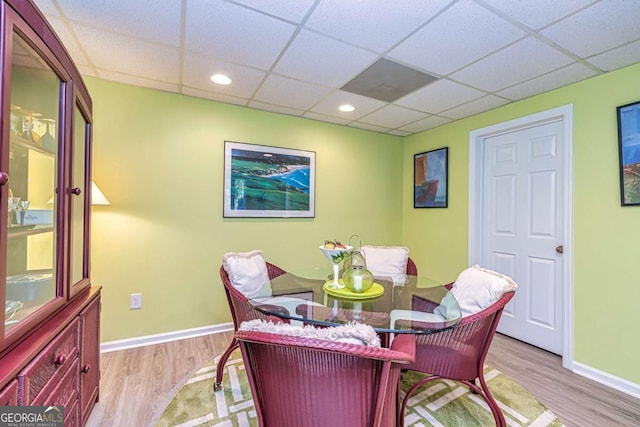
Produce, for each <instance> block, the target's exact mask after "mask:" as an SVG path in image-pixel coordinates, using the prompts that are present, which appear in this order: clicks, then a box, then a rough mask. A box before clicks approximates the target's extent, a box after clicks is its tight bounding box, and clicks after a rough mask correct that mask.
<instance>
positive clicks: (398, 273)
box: [361, 245, 409, 284]
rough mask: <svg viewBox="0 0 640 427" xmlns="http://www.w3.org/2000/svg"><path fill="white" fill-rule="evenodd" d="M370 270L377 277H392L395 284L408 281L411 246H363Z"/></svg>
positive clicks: (363, 252)
mask: <svg viewBox="0 0 640 427" xmlns="http://www.w3.org/2000/svg"><path fill="white" fill-rule="evenodd" d="M361 251H362V254H363V255H364V259H365V262H366V263H367V270H369V271H370V272H371V273H373V275H374V276H375V277H390V278H391V279H392V280H393V283H394V284H404V283H406V282H407V262H408V260H409V248H407V247H404V246H366V245H365V246H363V247H362V248H361Z"/></svg>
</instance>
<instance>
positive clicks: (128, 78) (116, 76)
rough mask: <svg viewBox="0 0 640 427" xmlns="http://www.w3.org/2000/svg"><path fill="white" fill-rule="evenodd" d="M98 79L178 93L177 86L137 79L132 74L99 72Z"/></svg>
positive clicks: (141, 78)
mask: <svg viewBox="0 0 640 427" xmlns="http://www.w3.org/2000/svg"><path fill="white" fill-rule="evenodd" d="M97 77H99V78H101V79H105V80H111V81H114V82H119V83H124V84H128V85H131V86H138V87H146V88H149V89H157V90H161V91H164V92H174V93H177V92H178V85H177V84H170V83H165V82H159V81H157V80H151V79H145V78H143V77H136V76H132V75H130V74H123V73H119V72H116V71H106V70H98V75H97Z"/></svg>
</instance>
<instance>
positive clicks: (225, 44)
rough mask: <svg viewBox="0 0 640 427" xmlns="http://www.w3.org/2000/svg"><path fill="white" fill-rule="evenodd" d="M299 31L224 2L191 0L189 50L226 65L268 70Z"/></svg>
mask: <svg viewBox="0 0 640 427" xmlns="http://www.w3.org/2000/svg"><path fill="white" fill-rule="evenodd" d="M239 23H241V25H240V24H239ZM295 28H296V27H295V26H294V25H292V24H289V23H286V22H284V21H282V20H280V19H276V18H272V17H269V16H267V15H263V14H261V13H258V12H255V11H253V10H249V9H247V8H244V7H242V6H238V5H234V4H231V3H226V2H223V1H221V0H189V2H188V4H187V28H186V32H185V48H186V49H187V50H188V51H191V52H195V53H200V54H203V55H205V56H207V57H210V58H217V59H218V60H220V61H222V62H229V63H236V64H240V65H248V66H253V67H258V68H261V69H265V70H266V69H269V68H270V67H271V66H272V64H273V63H274V61H275V59H276V58H277V57H278V55H280V53H281V52H282V49H283V48H284V47H285V46H286V44H287V43H288V41H289V39H290V38H291V36H292V34H293V32H294V30H295Z"/></svg>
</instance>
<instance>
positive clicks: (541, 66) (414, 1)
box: [36, 0, 640, 136]
mask: <svg viewBox="0 0 640 427" xmlns="http://www.w3.org/2000/svg"><path fill="white" fill-rule="evenodd" d="M36 4H37V5H38V6H39V7H40V9H41V10H42V11H43V13H44V15H45V16H46V18H47V19H48V20H49V22H50V23H51V24H52V26H53V28H54V29H55V31H56V32H57V33H58V35H59V36H60V38H61V40H62V42H63V43H64V44H65V46H66V47H67V49H68V50H69V52H70V54H71V56H72V57H73V59H74V60H75V61H76V64H77V65H78V68H79V69H80V71H81V73H82V74H84V75H87V76H92V77H97V78H101V79H105V80H111V81H116V82H121V83H126V84H131V85H135V86H142V87H148V88H154V89H159V90H163V91H168V92H175V93H180V94H184V95H187V96H194V97H199V98H206V99H211V100H215V101H219V102H224V103H229V104H236V105H242V106H246V107H249V108H255V109H260V110H266V111H272V112H276V113H282V114H288V115H292V116H299V117H305V118H309V119H313V120H320V121H325V122H331V123H337V124H341V125H345V126H352V127H357V128H362V129H367V130H372V131H376V132H382V133H389V134H393V135H400V136H406V135H411V134H413V133H416V132H420V131H423V130H426V129H430V128H433V127H436V126H439V125H442V124H445V123H448V122H451V121H454V120H458V119H461V118H464V117H467V116H471V115H474V114H477V113H480V112H483V111H487V110H491V109H493V108H496V107H499V106H502V105H505V104H508V103H510V102H514V101H517V100H520V99H524V98H527V97H530V96H533V95H536V94H539V93H542V92H546V91H549V90H552V89H556V88H558V87H561V86H566V85H569V84H572V83H575V82H578V81H580V80H584V79H587V78H590V77H594V76H596V75H599V74H603V73H606V72H608V71H612V70H616V69H619V68H622V67H626V66H628V65H631V64H635V63H637V62H640V25H638V23H639V22H640V1H636V0H599V1H598V0H561V1H559V0H520V1H515V0H460V1H452V0H428V1H427V0H234V1H231V0H226V1H225V0H128V1H124V0H36ZM381 59H384V60H385V61H390V62H392V63H397V64H399V65H402V66H405V67H409V68H410V69H413V70H416V71H419V72H422V73H426V74H429V75H431V76H434V77H437V79H436V80H434V81H432V82H431V83H428V84H426V85H424V86H422V87H419V88H418V89H416V90H414V91H412V92H410V93H408V94H407V95H404V96H401V97H400V98H398V99H396V100H394V101H393V102H386V101H381V100H378V99H374V98H370V97H367V96H361V95H358V94H355V93H351V92H349V91H347V90H341V88H342V87H343V86H344V85H345V84H347V83H348V82H350V81H351V80H352V79H353V78H354V77H356V76H357V75H359V74H360V73H362V72H363V71H365V70H366V69H367V68H368V67H370V66H371V65H373V64H374V63H376V62H377V61H379V60H381ZM214 73H224V74H226V75H228V76H229V77H231V78H232V79H233V83H232V84H231V85H229V86H219V85H215V84H214V83H212V82H211V80H210V76H211V75H212V74H214ZM342 104H351V105H353V106H354V107H355V110H354V111H352V112H347V113H344V112H341V111H339V110H338V107H339V106H340V105H342Z"/></svg>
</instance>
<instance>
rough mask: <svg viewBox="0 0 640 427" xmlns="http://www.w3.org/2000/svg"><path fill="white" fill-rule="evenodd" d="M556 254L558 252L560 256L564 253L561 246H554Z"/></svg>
mask: <svg viewBox="0 0 640 427" xmlns="http://www.w3.org/2000/svg"><path fill="white" fill-rule="evenodd" d="M556 252H558V253H559V254H561V253H562V252H564V248H563V247H562V245H560V246H556Z"/></svg>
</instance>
